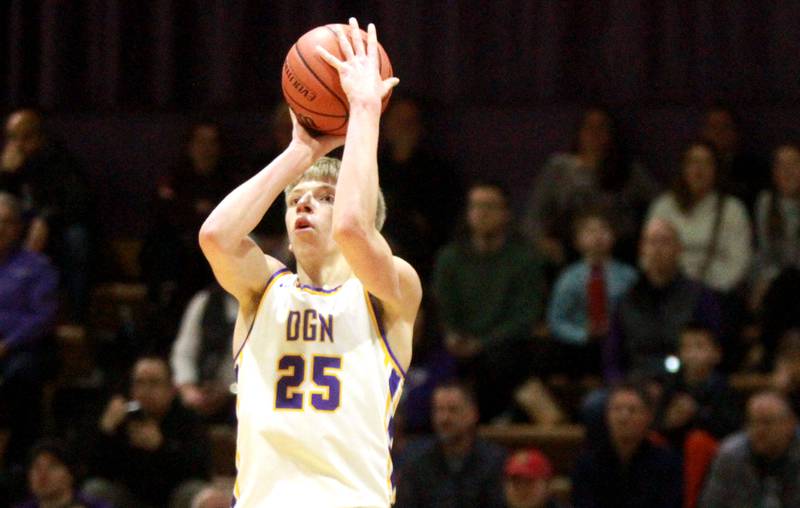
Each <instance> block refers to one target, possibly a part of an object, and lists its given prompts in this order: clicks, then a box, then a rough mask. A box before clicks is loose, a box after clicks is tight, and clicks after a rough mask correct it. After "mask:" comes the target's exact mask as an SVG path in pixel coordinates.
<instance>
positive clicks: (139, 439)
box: [128, 418, 164, 452]
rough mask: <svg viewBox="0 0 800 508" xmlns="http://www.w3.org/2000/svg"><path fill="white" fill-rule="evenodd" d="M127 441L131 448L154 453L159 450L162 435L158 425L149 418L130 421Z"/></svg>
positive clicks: (162, 440) (162, 439) (162, 438)
mask: <svg viewBox="0 0 800 508" xmlns="http://www.w3.org/2000/svg"><path fill="white" fill-rule="evenodd" d="M128 439H129V440H130V443H131V446H134V447H136V448H141V449H143V450H147V451H150V452H152V451H155V450H158V449H159V448H161V445H162V443H163V442H164V435H163V434H162V433H161V429H159V428H158V423H156V421H155V420H153V419H151V418H147V419H144V420H137V421H132V422H130V423H129V424H128Z"/></svg>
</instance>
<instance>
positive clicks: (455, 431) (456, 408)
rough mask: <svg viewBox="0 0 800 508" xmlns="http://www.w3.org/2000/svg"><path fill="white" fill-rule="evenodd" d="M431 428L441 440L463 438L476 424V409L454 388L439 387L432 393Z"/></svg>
mask: <svg viewBox="0 0 800 508" xmlns="http://www.w3.org/2000/svg"><path fill="white" fill-rule="evenodd" d="M432 416H433V418H432V420H433V422H432V423H433V428H434V430H435V431H436V435H437V436H438V437H439V439H441V440H442V441H445V442H446V441H451V440H456V439H460V438H463V437H464V436H466V435H467V434H469V433H471V432H473V430H474V428H475V425H476V424H477V420H478V419H477V410H476V409H475V408H474V407H473V405H472V404H471V403H470V402H469V400H468V399H467V398H466V397H465V396H464V394H463V393H461V390H458V389H456V388H441V389H439V390H436V391H435V392H434V394H433V415H432Z"/></svg>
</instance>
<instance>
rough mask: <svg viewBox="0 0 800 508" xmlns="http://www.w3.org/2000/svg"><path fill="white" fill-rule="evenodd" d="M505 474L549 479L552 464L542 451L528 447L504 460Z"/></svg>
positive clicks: (551, 474) (533, 478)
mask: <svg viewBox="0 0 800 508" xmlns="http://www.w3.org/2000/svg"><path fill="white" fill-rule="evenodd" d="M505 474H506V476H519V477H523V478H530V479H532V480H536V479H539V478H544V479H549V478H550V477H551V476H553V466H552V464H550V460H549V459H548V458H547V457H546V456H545V455H544V454H543V453H542V452H540V451H539V450H536V449H534V448H528V449H526V450H520V451H518V452H516V453H514V454H513V455H511V456H510V457H509V458H508V460H506V467H505Z"/></svg>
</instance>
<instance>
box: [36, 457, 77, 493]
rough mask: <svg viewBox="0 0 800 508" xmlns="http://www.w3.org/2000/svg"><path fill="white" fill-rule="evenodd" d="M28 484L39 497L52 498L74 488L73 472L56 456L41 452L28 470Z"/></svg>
mask: <svg viewBox="0 0 800 508" xmlns="http://www.w3.org/2000/svg"><path fill="white" fill-rule="evenodd" d="M28 485H29V487H30V489H31V493H32V494H33V495H34V496H36V497H37V498H38V499H51V498H53V497H56V496H58V495H60V494H61V495H63V494H64V493H66V492H69V491H71V490H72V474H70V472H69V469H68V468H67V466H65V465H64V464H63V463H62V462H61V461H60V460H58V459H57V458H56V457H53V456H52V455H51V454H49V453H40V454H39V456H38V457H36V459H35V460H34V461H33V463H32V464H31V467H30V470H29V471H28Z"/></svg>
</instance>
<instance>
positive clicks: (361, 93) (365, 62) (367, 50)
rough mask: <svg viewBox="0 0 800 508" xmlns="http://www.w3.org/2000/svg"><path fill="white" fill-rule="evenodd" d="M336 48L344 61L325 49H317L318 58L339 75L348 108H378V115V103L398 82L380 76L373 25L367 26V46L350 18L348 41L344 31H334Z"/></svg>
mask: <svg viewBox="0 0 800 508" xmlns="http://www.w3.org/2000/svg"><path fill="white" fill-rule="evenodd" d="M337 34H338V37H339V48H340V49H341V51H342V54H343V55H344V61H342V60H339V59H338V58H336V57H335V56H333V55H331V54H330V53H329V52H328V51H327V50H325V48H323V47H321V46H317V51H318V52H319V54H320V56H321V57H322V58H323V59H324V60H325V61H326V62H328V64H330V65H331V67H333V68H334V69H336V70H337V71H338V72H339V81H340V82H341V84H342V90H344V93H345V94H346V95H347V100H348V101H349V103H350V105H351V106H352V105H355V104H363V105H372V106H377V108H378V111H380V107H381V100H382V99H383V98H384V97H385V96H386V94H388V93H389V91H390V90H391V89H392V88H394V87H395V86H397V84H398V83H399V82H400V80H399V79H397V78H395V77H391V78H387V79H382V78H381V73H380V56H379V54H378V35H377V32H376V30H375V25H373V24H372V23H370V24H369V25H368V26H367V42H366V45H365V44H364V38H363V35H362V33H361V29H360V28H359V27H358V21H356V18H350V39H349V40H348V38H347V35H345V33H344V30H342V29H341V28H340V29H338V30H337Z"/></svg>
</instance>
